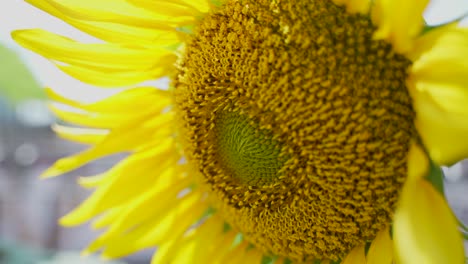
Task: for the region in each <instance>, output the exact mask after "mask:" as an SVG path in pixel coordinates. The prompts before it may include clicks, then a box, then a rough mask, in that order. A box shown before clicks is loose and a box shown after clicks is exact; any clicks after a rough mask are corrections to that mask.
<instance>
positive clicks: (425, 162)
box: [407, 142, 429, 180]
mask: <svg viewBox="0 0 468 264" xmlns="http://www.w3.org/2000/svg"><path fill="white" fill-rule="evenodd" d="M407 166H408V180H416V179H422V178H423V177H424V176H426V175H427V172H428V170H429V159H428V158H427V155H426V153H425V152H424V150H423V149H422V148H421V147H420V146H419V145H418V144H417V143H415V142H412V143H411V146H410V149H409V152H408V161H407Z"/></svg>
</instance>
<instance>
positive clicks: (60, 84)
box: [0, 0, 468, 101]
mask: <svg viewBox="0 0 468 264" xmlns="http://www.w3.org/2000/svg"><path fill="white" fill-rule="evenodd" d="M97 1H99V0H97ZM408 1H411V0H408ZM467 12H468V0H433V1H431V4H430V5H429V7H428V8H427V10H426V13H425V18H426V21H427V22H428V23H429V24H440V23H443V22H446V21H448V20H451V19H453V18H455V17H459V16H461V15H462V14H465V13H467ZM465 22H468V21H465ZM465 24H467V25H468V23H465ZM23 28H44V29H47V30H50V31H53V32H55V33H58V34H62V35H65V36H68V37H71V38H73V39H76V40H79V41H84V42H95V41H96V39H94V38H93V37H91V36H88V35H86V34H85V33H82V32H80V31H78V30H76V29H74V28H72V27H71V26H69V25H67V24H65V23H64V22H62V21H60V20H59V19H56V18H54V17H52V16H50V15H48V14H46V13H43V12H42V11H40V10H37V9H35V8H34V7H32V6H30V5H29V4H27V3H25V2H24V1H22V0H0V43H2V44H3V45H7V46H8V47H10V48H13V49H14V50H16V51H17V52H18V53H19V54H20V56H21V57H22V58H23V59H24V61H25V63H26V64H27V65H28V66H29V68H30V69H31V71H32V72H33V74H34V76H35V77H36V78H37V80H38V81H39V83H40V84H41V86H48V87H51V88H53V89H55V90H57V91H58V92H60V93H62V94H64V95H66V96H67V95H68V96H72V97H75V98H81V99H82V100H85V101H86V100H89V99H90V97H93V98H92V99H94V100H95V99H98V98H100V97H103V96H105V95H107V94H108V93H109V92H108V91H109V90H108V89H96V88H94V89H93V88H92V87H91V86H89V85H86V84H83V83H81V82H79V81H76V80H74V79H73V78H71V77H69V76H67V75H65V74H64V73H62V72H61V71H59V70H58V69H56V68H55V67H54V66H53V65H52V64H51V63H50V62H49V61H48V60H46V59H44V58H42V57H40V56H39V55H36V54H34V53H32V52H30V51H27V50H25V49H22V48H21V47H19V46H18V45H16V44H15V43H14V42H13V41H12V40H11V37H10V32H11V31H12V30H15V29H23Z"/></svg>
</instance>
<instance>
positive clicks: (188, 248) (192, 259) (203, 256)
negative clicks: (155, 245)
mask: <svg viewBox="0 0 468 264" xmlns="http://www.w3.org/2000/svg"><path fill="white" fill-rule="evenodd" d="M223 227H224V221H222V219H220V218H218V217H210V218H209V219H208V220H206V221H205V222H204V223H202V224H201V225H200V226H198V227H197V228H195V229H193V231H192V233H191V234H190V235H188V236H187V237H186V239H184V241H181V242H179V243H177V244H176V245H173V247H172V248H171V250H170V255H168V254H166V255H165V256H164V258H160V259H159V260H158V261H156V259H155V262H154V263H210V262H211V254H212V253H213V251H215V250H218V246H219V241H221V240H222V238H223V236H224V233H223ZM189 236H190V237H189ZM187 238H188V239H187ZM156 254H160V252H157V253H156Z"/></svg>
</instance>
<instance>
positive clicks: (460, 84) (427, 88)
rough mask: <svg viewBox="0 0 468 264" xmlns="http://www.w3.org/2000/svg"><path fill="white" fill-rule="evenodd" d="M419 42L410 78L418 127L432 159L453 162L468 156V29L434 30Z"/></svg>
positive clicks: (450, 26) (446, 163) (443, 163)
mask: <svg viewBox="0 0 468 264" xmlns="http://www.w3.org/2000/svg"><path fill="white" fill-rule="evenodd" d="M417 44H418V45H417V46H418V48H416V49H415V50H414V52H412V53H411V54H410V56H411V57H413V58H416V60H415V62H414V64H413V66H412V68H411V72H410V77H409V81H408V87H409V90H410V93H411V96H412V98H413V102H414V109H415V110H416V127H417V128H418V131H419V134H420V135H421V137H422V139H423V141H424V144H425V146H426V148H427V149H428V151H429V154H430V156H431V158H432V159H433V160H434V161H435V162H436V163H438V164H440V165H451V164H453V163H455V162H457V161H459V160H461V159H464V158H466V157H468V142H466V140H465V138H466V136H468V104H467V103H468V79H467V78H466V76H468V61H467V60H466V58H467V57H468V28H458V27H456V26H455V25H448V26H445V27H443V28H440V29H435V30H434V31H431V32H429V33H427V34H426V35H424V36H422V37H421V38H419V39H418V41H417Z"/></svg>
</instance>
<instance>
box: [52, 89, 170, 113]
mask: <svg viewBox="0 0 468 264" xmlns="http://www.w3.org/2000/svg"><path fill="white" fill-rule="evenodd" d="M46 92H47V96H48V97H49V98H50V99H51V100H53V101H56V102H58V103H61V104H65V105H68V106H71V107H74V108H78V109H81V110H84V111H88V112H94V113H106V114H116V115H125V114H135V115H136V114H137V113H139V114H140V115H141V113H142V112H149V111H151V112H159V111H162V110H163V109H165V108H167V107H168V106H169V105H170V103H171V102H172V94H171V93H170V92H169V91H166V90H161V89H158V88H155V87H136V88H131V89H126V90H123V91H121V92H119V93H116V94H114V95H111V96H109V97H107V98H105V99H102V100H100V101H97V102H93V103H87V104H84V103H81V102H78V101H75V100H72V99H69V98H65V97H63V96H61V95H59V94H58V93H56V92H55V91H54V90H52V89H50V88H47V89H46Z"/></svg>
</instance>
